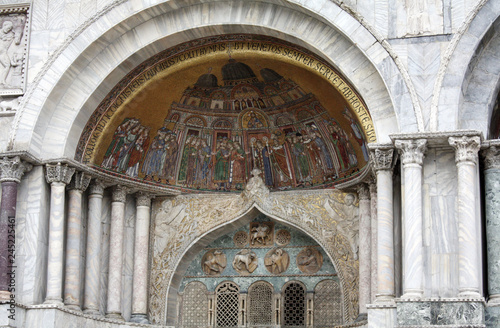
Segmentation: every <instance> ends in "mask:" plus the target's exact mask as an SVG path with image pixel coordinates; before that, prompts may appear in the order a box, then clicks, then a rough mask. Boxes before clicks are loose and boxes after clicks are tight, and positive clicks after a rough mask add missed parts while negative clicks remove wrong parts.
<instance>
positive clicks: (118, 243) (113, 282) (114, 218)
mask: <svg viewBox="0 0 500 328" xmlns="http://www.w3.org/2000/svg"><path fill="white" fill-rule="evenodd" d="M112 197H113V201H112V203H111V229H110V237H109V271H108V294H107V309H106V317H107V318H110V319H115V320H123V317H122V312H121V311H122V310H121V291H122V288H121V287H122V267H123V254H122V253H123V230H124V221H125V200H126V198H127V190H126V188H125V187H123V186H115V187H114V188H113V194H112Z"/></svg>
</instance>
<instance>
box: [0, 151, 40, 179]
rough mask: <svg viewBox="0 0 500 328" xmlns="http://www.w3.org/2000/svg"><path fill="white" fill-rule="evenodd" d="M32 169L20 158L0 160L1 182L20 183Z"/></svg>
mask: <svg viewBox="0 0 500 328" xmlns="http://www.w3.org/2000/svg"><path fill="white" fill-rule="evenodd" d="M32 167H33V166H32V165H31V164H29V163H26V162H24V161H22V160H21V158H20V157H19V156H16V157H13V158H9V157H4V158H3V159H1V160H0V182H4V181H14V182H17V183H19V182H21V178H22V176H23V174H24V173H25V172H28V171H30V170H31V168H32Z"/></svg>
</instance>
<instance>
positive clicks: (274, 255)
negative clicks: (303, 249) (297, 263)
mask: <svg viewBox="0 0 500 328" xmlns="http://www.w3.org/2000/svg"><path fill="white" fill-rule="evenodd" d="M289 264H290V256H289V255H288V253H287V252H286V251H285V250H284V249H282V248H274V249H272V250H270V251H269V252H267V254H266V257H265V258H264V265H265V266H266V269H267V270H268V271H269V272H271V273H274V274H281V273H283V272H285V271H286V269H288V265H289Z"/></svg>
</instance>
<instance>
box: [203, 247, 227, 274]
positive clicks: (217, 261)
mask: <svg viewBox="0 0 500 328" xmlns="http://www.w3.org/2000/svg"><path fill="white" fill-rule="evenodd" d="M226 265H227V259H226V254H224V253H223V252H221V251H219V250H211V251H208V252H206V253H205V255H203V258H202V259H201V267H202V269H203V272H205V274H206V275H208V276H216V275H220V274H221V273H222V272H223V271H224V269H225V268H226Z"/></svg>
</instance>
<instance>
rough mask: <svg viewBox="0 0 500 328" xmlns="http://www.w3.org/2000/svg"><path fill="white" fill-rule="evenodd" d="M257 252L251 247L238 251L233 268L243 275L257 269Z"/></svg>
mask: <svg viewBox="0 0 500 328" xmlns="http://www.w3.org/2000/svg"><path fill="white" fill-rule="evenodd" d="M257 265H258V263H257V254H255V252H252V251H251V250H249V249H243V250H241V251H239V252H238V253H236V255H235V256H234V260H233V268H234V269H235V270H236V272H238V273H239V274H242V275H248V274H250V273H252V272H254V271H255V269H257Z"/></svg>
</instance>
